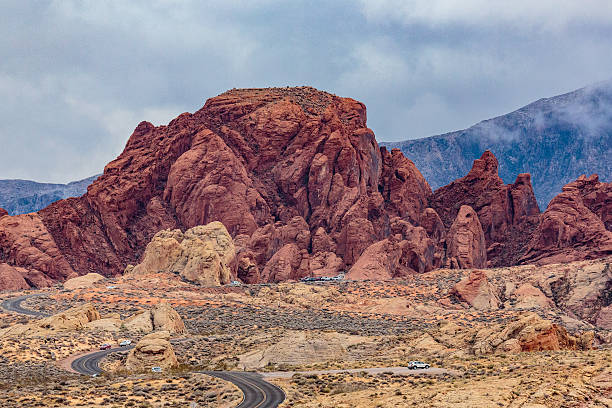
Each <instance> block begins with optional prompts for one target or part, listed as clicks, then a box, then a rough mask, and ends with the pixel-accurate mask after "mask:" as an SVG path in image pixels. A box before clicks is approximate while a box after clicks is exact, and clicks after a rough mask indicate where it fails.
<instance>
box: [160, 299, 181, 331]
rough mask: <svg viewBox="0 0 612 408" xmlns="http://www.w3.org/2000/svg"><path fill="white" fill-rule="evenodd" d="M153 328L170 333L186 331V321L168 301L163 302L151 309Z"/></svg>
mask: <svg viewBox="0 0 612 408" xmlns="http://www.w3.org/2000/svg"><path fill="white" fill-rule="evenodd" d="M151 315H152V317H153V329H154V330H156V331H167V332H168V333H186V332H187V330H186V329H185V323H183V319H181V316H179V314H178V313H177V312H176V310H174V309H173V308H172V307H171V306H170V305H169V304H168V303H165V302H162V303H158V304H157V305H155V306H153V309H151Z"/></svg>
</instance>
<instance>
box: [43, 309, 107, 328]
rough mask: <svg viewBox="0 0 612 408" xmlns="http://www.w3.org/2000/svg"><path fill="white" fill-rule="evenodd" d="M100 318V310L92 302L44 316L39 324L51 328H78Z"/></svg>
mask: <svg viewBox="0 0 612 408" xmlns="http://www.w3.org/2000/svg"><path fill="white" fill-rule="evenodd" d="M98 319H100V313H99V312H98V310H97V309H96V308H95V307H94V306H93V305H92V304H91V303H86V304H84V305H80V306H75V307H72V308H70V309H68V310H66V311H63V312H61V313H58V314H55V315H53V316H51V317H47V318H44V319H42V320H41V321H40V323H39V326H40V327H42V328H45V329H51V330H76V329H81V328H83V327H85V325H86V324H87V323H89V322H92V321H94V320H98Z"/></svg>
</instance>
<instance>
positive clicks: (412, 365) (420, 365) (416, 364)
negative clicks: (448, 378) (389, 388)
mask: <svg viewBox="0 0 612 408" xmlns="http://www.w3.org/2000/svg"><path fill="white" fill-rule="evenodd" d="M408 368H409V369H410V370H424V369H427V368H429V364H427V363H424V362H422V361H409V362H408Z"/></svg>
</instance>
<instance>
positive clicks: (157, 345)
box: [125, 331, 178, 371]
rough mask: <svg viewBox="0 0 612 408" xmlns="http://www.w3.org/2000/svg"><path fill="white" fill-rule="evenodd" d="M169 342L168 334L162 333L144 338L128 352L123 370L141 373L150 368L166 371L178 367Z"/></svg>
mask: <svg viewBox="0 0 612 408" xmlns="http://www.w3.org/2000/svg"><path fill="white" fill-rule="evenodd" d="M169 340H170V333H168V332H164V331H161V332H155V333H151V334H148V335H146V336H144V337H143V338H142V339H140V340H139V341H138V343H136V346H135V347H134V348H133V349H132V350H130V353H129V354H128V357H127V360H126V362H125V368H126V369H128V370H130V371H141V370H145V369H150V368H151V367H161V368H163V369H168V368H172V367H176V366H178V360H177V359H176V354H174V349H173V348H172V344H170V341H169Z"/></svg>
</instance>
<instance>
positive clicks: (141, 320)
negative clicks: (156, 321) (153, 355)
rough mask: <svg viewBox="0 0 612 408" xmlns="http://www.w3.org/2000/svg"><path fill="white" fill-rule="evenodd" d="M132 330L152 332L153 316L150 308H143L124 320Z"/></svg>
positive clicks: (128, 328)
mask: <svg viewBox="0 0 612 408" xmlns="http://www.w3.org/2000/svg"><path fill="white" fill-rule="evenodd" d="M122 324H123V326H124V327H125V328H126V329H127V330H128V331H131V332H141V333H150V332H152V331H153V318H152V316H151V311H150V310H142V311H140V312H138V313H136V314H134V315H132V316H130V317H128V318H127V319H125V320H124V321H123V322H122Z"/></svg>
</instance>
